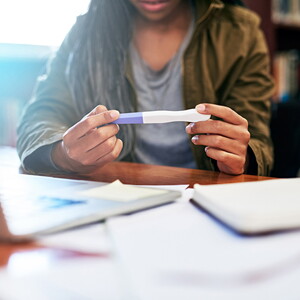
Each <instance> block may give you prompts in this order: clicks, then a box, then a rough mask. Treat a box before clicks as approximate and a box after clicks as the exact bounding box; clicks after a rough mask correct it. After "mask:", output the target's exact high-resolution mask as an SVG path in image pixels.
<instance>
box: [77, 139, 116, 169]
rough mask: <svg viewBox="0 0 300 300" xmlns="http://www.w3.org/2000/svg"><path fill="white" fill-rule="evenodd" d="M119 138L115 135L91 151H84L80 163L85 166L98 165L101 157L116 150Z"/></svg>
mask: <svg viewBox="0 0 300 300" xmlns="http://www.w3.org/2000/svg"><path fill="white" fill-rule="evenodd" d="M117 140H118V139H117V138H116V136H113V137H111V138H108V139H107V140H105V141H103V142H102V143H101V144H99V145H97V146H96V147H94V148H93V149H91V150H90V151H88V152H85V153H82V155H81V157H80V163H81V164H82V165H84V166H89V165H97V161H98V160H99V159H100V158H101V157H103V156H105V155H107V154H109V153H110V152H113V151H114V148H115V147H116V143H117Z"/></svg>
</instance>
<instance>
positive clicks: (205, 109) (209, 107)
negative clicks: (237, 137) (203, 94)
mask: <svg viewBox="0 0 300 300" xmlns="http://www.w3.org/2000/svg"><path fill="white" fill-rule="evenodd" d="M196 110H197V111H198V112H199V113H202V114H210V115H212V116H215V117H218V118H220V119H223V120H224V121H225V122H228V123H231V124H235V125H245V126H246V125H247V127H248V122H247V120H246V119H245V118H243V117H242V116H240V115H239V114H238V113H236V112H235V111H234V110H232V109H231V108H229V107H227V106H222V105H216V104H210V103H205V104H199V105H197V106H196Z"/></svg>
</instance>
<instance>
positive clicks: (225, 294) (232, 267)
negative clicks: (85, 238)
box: [108, 202, 300, 300]
mask: <svg viewBox="0 0 300 300" xmlns="http://www.w3.org/2000/svg"><path fill="white" fill-rule="evenodd" d="M108 230H109V232H110V235H111V237H112V240H113V243H114V249H115V251H116V253H117V256H118V258H119V261H120V262H121V264H122V265H123V266H124V269H125V270H126V271H127V276H128V280H129V282H130V285H131V288H132V290H133V291H135V292H136V293H135V297H136V298H135V299H143V300H148V299H149V300H150V299H156V300H157V299H159V300H160V299H173V300H174V299H175V300H177V299H178V300H179V299H189V300H194V299H195V300H196V299H197V300H198V299H222V300H224V299H226V300H227V299H228V300H233V299H243V300H244V299H249V300H250V299H251V300H253V299H278V300H281V299H298V298H299V295H300V285H299V278H300V232H290V233H285V234H276V235H268V236H260V237H250V238H249V237H248V238H247V237H242V236H239V235H237V234H235V233H234V232H232V231H230V230H228V229H227V228H226V227H224V226H222V225H221V224H220V223H217V222H216V221H215V220H214V219H212V218H211V217H210V216H208V215H206V214H205V213H203V212H201V211H200V210H198V209H197V208H196V207H194V206H193V205H192V204H190V203H187V202H180V203H176V204H173V205H172V206H168V207H162V208H161V209H159V210H153V211H148V212H144V213H140V214H138V215H132V216H129V217H126V218H124V217H116V218H114V219H110V220H109V221H108Z"/></svg>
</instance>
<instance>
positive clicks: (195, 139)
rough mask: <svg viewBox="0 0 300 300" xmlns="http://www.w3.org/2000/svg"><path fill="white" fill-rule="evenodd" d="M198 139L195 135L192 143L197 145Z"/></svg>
mask: <svg viewBox="0 0 300 300" xmlns="http://www.w3.org/2000/svg"><path fill="white" fill-rule="evenodd" d="M198 139H199V136H198V135H195V136H193V137H192V142H193V143H196V142H197V141H198Z"/></svg>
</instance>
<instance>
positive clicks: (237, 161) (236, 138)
mask: <svg viewBox="0 0 300 300" xmlns="http://www.w3.org/2000/svg"><path fill="white" fill-rule="evenodd" d="M196 110H197V111H198V112H199V113H202V114H209V115H212V116H215V117H218V118H219V119H221V120H212V119H210V120H208V121H204V122H196V123H190V124H189V125H188V126H187V127H186V132H187V133H189V134H192V135H194V136H193V137H192V142H193V143H194V144H195V145H204V146H206V148H205V151H206V155H207V156H208V157H210V158H212V159H214V160H216V161H217V165H218V168H219V170H220V171H221V172H224V173H227V174H232V175H239V174H243V173H244V172H245V168H246V161H247V149H248V143H249V140H250V133H249V131H248V121H247V120H246V119H245V118H243V117H242V116H240V115H239V114H237V113H236V112H235V111H233V110H232V109H231V108H229V107H226V106H221V105H215V104H207V103H205V104H199V105H197V106H196Z"/></svg>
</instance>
